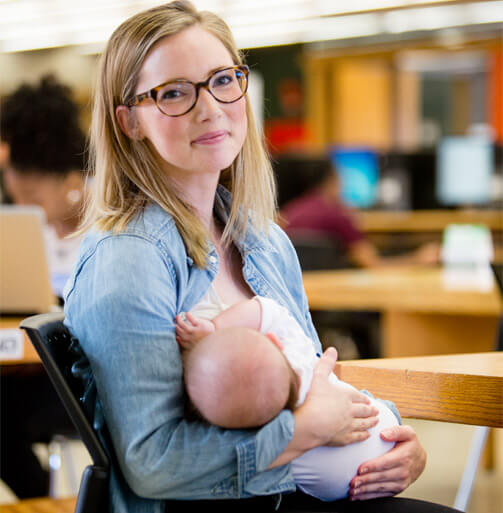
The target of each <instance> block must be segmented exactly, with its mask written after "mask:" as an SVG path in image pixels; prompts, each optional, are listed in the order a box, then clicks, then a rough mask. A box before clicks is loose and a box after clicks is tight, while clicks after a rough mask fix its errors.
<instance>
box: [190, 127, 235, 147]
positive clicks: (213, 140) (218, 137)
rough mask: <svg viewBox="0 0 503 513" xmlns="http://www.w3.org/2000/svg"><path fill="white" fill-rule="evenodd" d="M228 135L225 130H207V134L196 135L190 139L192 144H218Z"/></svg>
mask: <svg viewBox="0 0 503 513" xmlns="http://www.w3.org/2000/svg"><path fill="white" fill-rule="evenodd" d="M228 135H229V133H228V132H226V131H225V130H219V131H217V132H209V133H207V134H204V135H202V136H201V137H198V138H197V139H194V140H193V141H192V144H208V145H211V144H218V143H219V142H221V141H223V140H224V139H225V138H226V137H227V136H228Z"/></svg>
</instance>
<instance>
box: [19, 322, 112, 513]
mask: <svg viewBox="0 0 503 513" xmlns="http://www.w3.org/2000/svg"><path fill="white" fill-rule="evenodd" d="M63 320H64V314H63V313H60V312H54V313H47V314H40V315H34V316H32V317H28V318H27V319H24V320H23V321H22V322H21V325H20V327H21V328H22V329H24V330H25V331H26V333H27V335H28V337H29V338H30V340H31V342H32V344H33V346H34V347H35V349H36V351H37V353H38V355H39V356H40V359H41V361H42V364H43V366H44V368H45V370H46V372H47V374H48V375H49V378H50V380H51V382H52V384H53V385H54V387H55V389H56V392H57V393H58V395H59V397H60V399H61V401H62V403H63V405H64V407H65V409H66V411H67V413H68V415H69V416H70V419H71V420H72V422H73V424H74V426H75V428H76V429H77V432H78V434H79V436H80V437H81V439H82V442H83V443H84V445H85V446H86V448H87V450H88V451H89V454H90V456H91V459H92V462H93V464H92V465H89V466H87V467H86V468H85V469H84V472H83V473H82V478H81V481H80V487H79V493H78V496H77V502H76V506H75V513H96V512H97V511H100V512H103V513H105V512H107V511H108V509H109V507H108V503H109V491H108V481H109V474H110V460H109V457H108V455H107V453H106V451H105V449H104V447H103V445H102V444H101V442H100V440H99V439H98V436H97V434H96V432H95V431H94V429H93V427H92V419H91V418H90V417H88V414H86V411H85V409H84V404H83V402H82V397H83V395H82V391H83V382H82V380H81V379H80V378H78V377H76V376H75V375H74V373H73V367H74V365H75V364H76V363H77V362H78V361H79V360H80V359H81V358H82V352H81V350H80V351H78V342H77V340H76V339H75V338H74V337H72V335H71V333H70V332H69V330H68V329H67V328H66V326H65V325H64V324H63Z"/></svg>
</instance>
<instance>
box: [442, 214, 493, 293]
mask: <svg viewBox="0 0 503 513" xmlns="http://www.w3.org/2000/svg"><path fill="white" fill-rule="evenodd" d="M441 256H442V262H443V264H444V269H443V273H442V279H443V283H444V286H445V287H446V288H448V289H454V290H477V291H480V292H490V291H491V290H492V288H493V286H494V277H493V274H492V272H491V266H490V262H491V261H492V259H493V258H494V246H493V242H492V238H491V232H490V230H489V229H488V228H487V227H486V226H483V225H470V224H461V225H449V226H447V228H446V229H445V231H444V237H443V242H442V252H441Z"/></svg>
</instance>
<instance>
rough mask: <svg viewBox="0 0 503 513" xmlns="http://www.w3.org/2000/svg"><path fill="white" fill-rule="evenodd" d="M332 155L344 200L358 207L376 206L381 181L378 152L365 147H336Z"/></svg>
mask: <svg viewBox="0 0 503 513" xmlns="http://www.w3.org/2000/svg"><path fill="white" fill-rule="evenodd" d="M331 157H332V162H333V163H334V165H335V169H336V172H337V174H338V177H339V181H340V188H341V198H342V200H343V201H344V202H345V203H347V204H348V205H350V206H352V207H356V208H369V207H372V206H374V205H375V204H376V202H377V195H378V181H379V160H378V155H377V153H376V152H374V151H372V150H368V149H365V148H362V149H360V148H335V149H334V150H332V152H331Z"/></svg>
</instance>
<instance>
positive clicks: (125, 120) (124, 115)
mask: <svg viewBox="0 0 503 513" xmlns="http://www.w3.org/2000/svg"><path fill="white" fill-rule="evenodd" d="M115 115H116V117H117V122H118V123H119V126H120V128H121V130H122V131H123V132H124V134H125V135H127V136H128V137H129V138H130V139H134V140H135V141H141V140H142V139H143V137H144V136H143V134H142V131H141V129H140V126H139V123H138V119H137V118H136V116H135V115H134V114H133V112H132V111H131V109H130V108H129V107H126V106H125V105H118V106H117V107H116V109H115Z"/></svg>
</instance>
